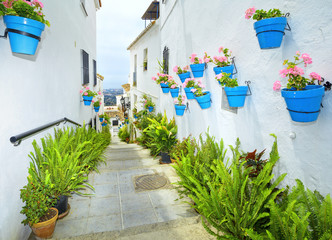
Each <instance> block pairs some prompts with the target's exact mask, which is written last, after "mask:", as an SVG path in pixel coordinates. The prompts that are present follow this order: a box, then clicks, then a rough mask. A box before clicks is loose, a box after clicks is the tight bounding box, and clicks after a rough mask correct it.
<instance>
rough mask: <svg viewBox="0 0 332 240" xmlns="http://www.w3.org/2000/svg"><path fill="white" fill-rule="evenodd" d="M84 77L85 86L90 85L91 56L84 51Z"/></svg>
mask: <svg viewBox="0 0 332 240" xmlns="http://www.w3.org/2000/svg"><path fill="white" fill-rule="evenodd" d="M82 76H83V85H85V84H88V83H89V54H87V53H86V52H85V51H84V50H82Z"/></svg>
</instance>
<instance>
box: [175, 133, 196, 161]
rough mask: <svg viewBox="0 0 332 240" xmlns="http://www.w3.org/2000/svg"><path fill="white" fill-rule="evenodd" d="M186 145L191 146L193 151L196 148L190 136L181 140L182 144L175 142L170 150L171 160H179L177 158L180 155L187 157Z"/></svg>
mask: <svg viewBox="0 0 332 240" xmlns="http://www.w3.org/2000/svg"><path fill="white" fill-rule="evenodd" d="M188 144H189V145H191V146H193V147H194V149H196V148H197V147H198V145H197V143H196V140H195V139H194V138H192V137H191V136H189V137H187V138H183V139H182V142H180V141H177V143H176V144H175V146H174V147H173V148H172V149H171V157H172V158H173V159H177V160H179V158H180V156H181V155H182V154H183V155H187V154H188V147H187V146H188Z"/></svg>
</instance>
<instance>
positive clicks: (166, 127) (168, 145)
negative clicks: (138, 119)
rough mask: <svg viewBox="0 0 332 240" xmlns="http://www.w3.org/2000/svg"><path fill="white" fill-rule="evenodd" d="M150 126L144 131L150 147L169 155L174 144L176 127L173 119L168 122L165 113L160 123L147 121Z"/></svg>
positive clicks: (153, 120) (151, 120)
mask: <svg viewBox="0 0 332 240" xmlns="http://www.w3.org/2000/svg"><path fill="white" fill-rule="evenodd" d="M148 120H149V121H150V125H149V126H148V127H147V128H146V129H144V131H143V132H145V133H146V134H147V135H148V136H149V137H151V140H152V141H151V143H150V145H151V146H155V147H156V149H157V151H158V152H165V153H169V152H170V151H171V149H172V147H173V146H174V145H175V144H176V141H177V139H176V134H177V126H176V124H175V119H174V118H173V119H172V120H171V121H169V122H168V119H167V116H166V112H165V113H164V116H163V118H162V119H161V121H157V120H156V119H151V118H149V119H148Z"/></svg>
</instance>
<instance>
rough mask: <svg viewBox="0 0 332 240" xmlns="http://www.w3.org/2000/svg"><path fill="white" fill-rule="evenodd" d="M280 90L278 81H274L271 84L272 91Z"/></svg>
mask: <svg viewBox="0 0 332 240" xmlns="http://www.w3.org/2000/svg"><path fill="white" fill-rule="evenodd" d="M280 89H281V83H280V81H275V82H274V83H273V90H274V91H279V90H280Z"/></svg>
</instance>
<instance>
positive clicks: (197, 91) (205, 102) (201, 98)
mask: <svg viewBox="0 0 332 240" xmlns="http://www.w3.org/2000/svg"><path fill="white" fill-rule="evenodd" d="M204 88H205V86H204V85H203V84H202V81H201V80H200V79H198V80H197V84H195V86H194V88H193V89H191V92H193V93H194V96H195V99H196V101H197V102H198V104H199V105H200V107H201V108H202V109H207V108H209V107H211V93H210V92H209V91H204V92H203V89H204Z"/></svg>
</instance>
